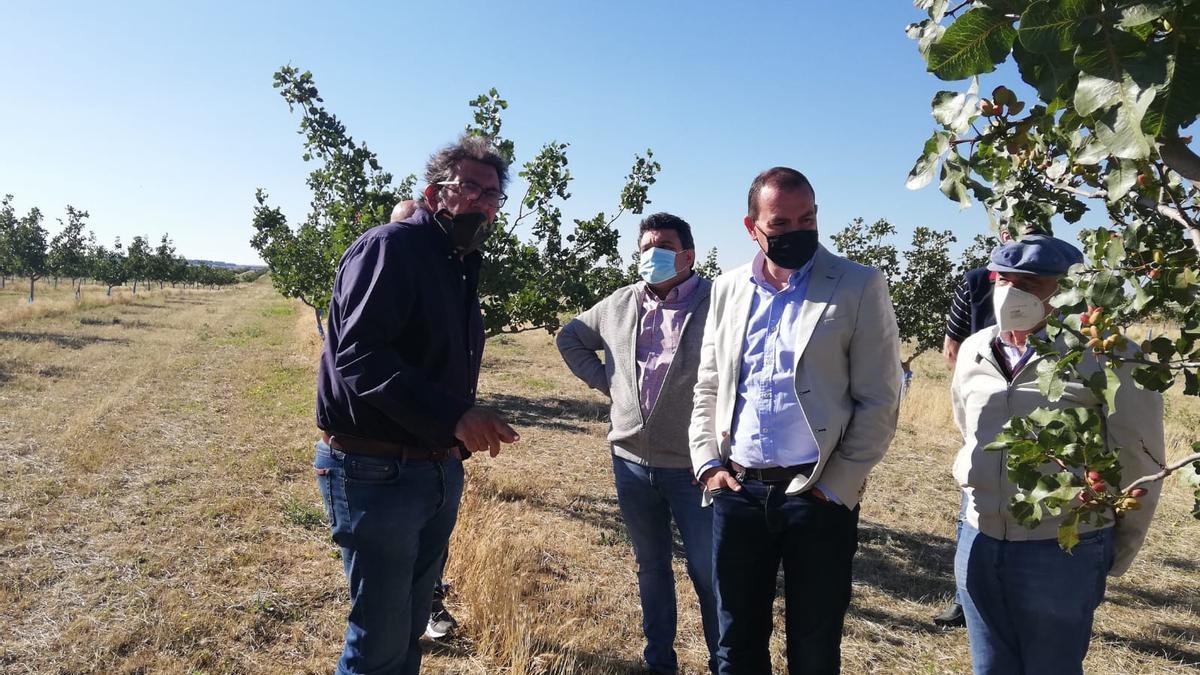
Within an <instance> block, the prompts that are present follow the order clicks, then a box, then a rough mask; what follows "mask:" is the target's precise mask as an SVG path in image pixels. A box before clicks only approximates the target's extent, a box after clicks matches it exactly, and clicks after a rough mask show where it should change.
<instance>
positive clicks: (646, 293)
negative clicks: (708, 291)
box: [638, 270, 700, 303]
mask: <svg viewBox="0 0 1200 675" xmlns="http://www.w3.org/2000/svg"><path fill="white" fill-rule="evenodd" d="M699 285H700V275H699V274H696V271H695V270H692V271H691V276H689V277H688V278H687V279H685V280H684V281H683V283H681V284H679V285H678V286H676V287H675V288H672V289H671V290H669V291H667V297H665V298H662V299H661V300H660V299H659V297H658V296H657V295H656V294H655V293H654V291H652V290H650V284H647V283H646V282H645V281H642V282H639V283H638V288H640V289H641V291H642V297H644V298H645V299H647V300H652V301H654V302H660V303H676V302H687V301H688V299H689V298H691V297H692V293H694V292H696V287H697V286H699Z"/></svg>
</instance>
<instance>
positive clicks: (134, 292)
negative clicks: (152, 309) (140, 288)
mask: <svg viewBox="0 0 1200 675" xmlns="http://www.w3.org/2000/svg"><path fill="white" fill-rule="evenodd" d="M137 282H138V280H137V279H134V280H133V294H134V295H137Z"/></svg>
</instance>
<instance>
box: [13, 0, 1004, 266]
mask: <svg viewBox="0 0 1200 675" xmlns="http://www.w3.org/2000/svg"><path fill="white" fill-rule="evenodd" d="M755 5H756V6H754V7H753V8H750V7H751V6H750V5H749V4H743V3H708V2H689V3H680V2H652V3H647V2H629V3H626V2H605V3H597V2H590V3H583V2H522V3H478V2H454V1H448V2H436V3H424V4H413V3H388V4H384V3H366V2H347V3H275V4H267V3H262V4H258V3H218V2H213V3H190V4H187V5H184V4H177V3H161V2H155V3H150V2H144V3H135V2H122V3H107V4H104V5H101V4H99V3H89V4H83V3H74V2H56V3H14V4H12V5H10V6H8V7H7V8H6V10H5V17H4V21H3V23H2V24H0V63H4V64H6V66H7V67H5V68H3V69H0V91H3V92H4V95H3V101H4V103H3V105H0V157H2V158H3V159H2V161H0V193H12V194H14V195H15V202H16V205H17V208H18V210H19V211H21V212H24V211H25V210H26V209H28V208H29V207H31V206H38V207H40V208H41V209H42V211H43V212H45V213H47V214H48V216H49V220H48V223H47V225H48V228H49V229H50V230H51V232H52V233H53V232H54V231H57V228H58V224H57V222H55V221H54V220H53V219H54V218H56V217H63V215H64V211H65V207H66V205H67V204H72V205H74V206H76V207H79V208H83V209H87V210H88V211H90V213H91V220H90V227H91V228H92V229H93V230H94V231H95V232H96V234H97V237H98V238H99V239H100V240H101V241H102V242H105V243H107V242H110V241H111V240H112V238H113V237H114V236H118V235H119V236H121V238H122V240H123V241H126V242H127V241H128V240H129V239H130V238H131V237H132V236H133V235H135V234H144V235H148V236H149V237H150V238H151V239H152V240H153V241H155V242H157V240H158V238H159V236H160V235H161V234H162V233H163V232H168V233H170V235H171V237H172V238H173V239H174V240H175V242H176V245H177V248H178V250H179V252H180V253H182V254H184V255H187V256H188V257H192V258H209V259H220V260H227V261H230V262H239V263H254V262H258V258H257V256H256V254H255V253H254V251H253V250H252V249H251V248H250V246H249V243H248V242H249V238H250V235H251V227H250V219H251V211H252V208H253V204H254V191H255V189H256V188H258V187H262V188H265V189H266V190H267V191H268V192H269V193H270V194H271V197H272V201H273V202H274V203H276V204H277V205H279V206H281V207H282V208H283V210H284V212H285V213H286V214H287V215H288V217H289V220H290V221H291V222H293V223H295V222H298V221H300V220H302V219H303V217H304V216H305V214H306V213H307V210H308V193H307V190H306V187H305V183H304V181H305V177H306V175H307V173H308V171H309V170H310V167H309V165H306V164H305V163H304V162H303V161H302V160H301V157H300V155H301V152H302V150H301V139H300V137H299V136H297V135H296V129H297V124H298V118H297V117H296V116H295V115H293V114H291V113H289V111H288V109H287V105H286V104H285V103H284V101H283V99H282V98H280V97H279V95H278V93H277V92H276V91H275V90H274V89H273V88H272V86H271V84H272V74H273V73H274V72H275V70H276V69H278V68H279V67H280V66H281V65H283V64H287V63H291V64H292V65H294V66H296V67H299V68H302V69H307V70H310V71H312V73H313V75H314V78H315V81H316V84H317V86H318V87H319V88H320V91H321V94H322V96H323V97H324V99H325V103H326V105H327V106H328V108H329V109H330V110H331V111H333V112H334V113H335V114H337V115H338V116H339V117H340V118H341V120H342V121H343V122H344V123H345V124H346V126H347V128H348V130H349V132H350V133H351V134H352V135H353V136H354V137H355V138H356V139H359V140H364V141H366V142H367V143H368V144H369V145H370V147H371V148H372V149H373V150H374V151H375V152H376V153H377V154H378V155H379V158H380V160H381V162H382V163H383V165H384V167H385V168H387V169H388V170H390V171H391V172H393V173H394V174H396V176H397V179H399V178H400V177H402V176H403V175H405V174H408V173H410V172H417V173H419V172H420V170H421V167H422V166H423V164H424V161H425V158H426V157H427V156H428V154H429V153H430V152H431V151H432V150H434V149H435V148H437V147H438V146H440V145H443V144H445V143H447V142H449V141H451V140H453V138H454V137H455V136H456V135H457V134H458V133H459V132H460V131H461V130H462V128H463V127H464V126H465V125H466V123H467V122H468V121H469V120H470V110H469V108H468V106H467V101H469V100H470V99H472V98H474V97H475V96H476V95H478V94H479V93H482V92H484V91H486V90H487V89H488V88H489V87H493V86H494V87H496V88H498V89H499V91H500V93H501V95H502V96H503V97H504V98H506V99H507V100H508V101H509V104H510V105H509V109H508V111H507V113H506V115H505V118H504V120H505V122H504V131H505V133H506V135H508V137H510V138H512V139H513V140H514V141H515V142H516V148H517V160H518V162H523V161H525V160H528V159H529V158H531V157H532V155H533V154H534V153H536V151H537V150H538V148H539V147H540V146H541V145H542V144H543V143H545V142H548V141H551V140H557V141H561V142H568V143H570V144H571V147H570V148H569V150H568V156H569V158H570V168H571V171H572V173H573V175H574V177H575V181H574V182H573V184H572V188H571V191H572V193H573V195H574V196H573V197H572V199H571V200H570V201H568V202H567V203H566V204H565V206H564V208H563V210H564V215H565V216H566V217H567V218H568V219H570V218H575V217H579V218H587V217H591V216H593V215H595V213H596V212H597V211H601V210H603V211H605V212H606V213H612V210H613V208H614V206H615V204H616V200H617V196H618V194H619V192H620V189H621V186H622V185H623V182H624V176H625V174H626V173H627V172H628V170H629V166H630V164H631V162H632V159H633V156H634V153H636V152H643V151H645V149H646V148H652V149H653V150H654V154H655V158H656V159H657V160H658V161H660V162H661V163H662V172H661V174H660V178H659V181H658V183H657V184H656V185H654V187H653V188H652V189H651V192H650V197H651V199H652V201H653V204H652V205H651V206H650V209H651V210H666V211H671V212H673V213H676V214H677V215H680V216H682V217H684V218H685V219H687V220H688V221H689V222H691V223H692V225H693V228H694V231H695V236H696V242H697V248H700V249H707V248H708V247H710V246H717V247H718V249H719V251H720V258H721V262H722V264H723V265H725V266H726V267H729V266H732V265H735V264H738V263H740V262H742V261H743V260H746V259H748V257H749V256H750V255H751V254H752V252H753V250H754V248H753V247H754V244H753V243H752V242H750V241H749V240H748V239H747V238H746V236H745V232H744V230H743V229H742V225H741V219H742V216H743V215H744V212H745V198H746V197H745V195H746V190H747V188H748V186H749V183H750V180H751V179H752V178H753V177H754V175H755V174H756V173H757V172H758V171H760V170H762V169H764V168H767V167H770V166H774V165H778V164H783V165H788V166H793V167H795V168H798V169H800V170H801V171H803V172H805V173H806V174H807V175H808V176H809V178H810V179H811V180H812V182H813V184H814V185H815V187H816V190H817V195H818V203H819V205H820V227H821V230H822V232H823V237H822V240H823V241H824V242H826V243H827V244H828V242H829V238H828V235H829V234H832V233H833V232H834V231H836V230H838V229H840V228H841V227H842V226H843V225H844V224H845V223H846V222H847V221H849V220H850V219H851V218H853V217H855V216H862V217H863V218H866V219H867V220H868V221H871V220H874V219H877V218H881V217H886V218H888V219H889V220H890V221H891V222H893V223H894V224H896V225H897V227H898V228H899V230H900V233H901V239H902V241H900V243H901V244H905V243H907V237H908V236H909V234H910V233H911V230H912V228H913V227H916V226H918V225H928V226H932V227H936V228H939V229H943V228H948V229H952V230H954V231H955V233H956V234H957V235H958V236H959V242H960V243H959V245H960V246H961V245H963V244H964V243H965V242H966V241H969V240H970V238H971V237H972V236H973V235H974V234H976V233H980V232H984V231H985V230H986V228H987V218H986V216H985V214H984V211H983V209H982V208H981V207H980V206H978V205H976V206H973V207H972V208H970V209H968V210H966V211H963V212H961V213H960V212H959V210H958V207H957V206H956V205H955V204H953V203H951V202H950V201H948V200H947V199H945V197H943V196H942V195H941V193H939V192H938V191H937V189H936V187H934V186H931V187H929V188H926V189H925V190H922V191H918V192H910V191H908V190H906V189H905V188H904V178H905V175H906V174H907V172H908V170H909V169H910V168H911V166H912V163H913V161H914V159H915V158H916V156H917V153H918V152H919V150H920V148H921V145H922V143H923V142H924V140H925V139H926V138H927V137H928V135H929V134H930V133H931V131H932V130H933V127H934V123H933V120H932V118H931V117H930V115H929V102H930V100H931V99H932V97H933V94H934V92H936V91H937V90H939V89H965V86H966V84H965V83H942V82H939V81H938V80H936V79H935V78H933V76H931V75H928V74H926V73H925V72H924V66H923V64H922V62H921V60H920V57H919V56H918V54H917V52H916V48H915V46H914V44H913V43H912V42H911V41H910V40H908V39H907V38H906V37H905V35H904V27H905V25H906V24H907V23H909V22H911V21H915V20H918V19H919V18H921V13H920V12H919V11H918V10H915V9H913V8H912V6H911V3H909V2H906V1H904V0H895V1H892V2H878V1H871V2H865V1H861V2H857V3H834V2H793V3H776V2H769V3H755ZM1001 81H1003V82H1005V83H1007V84H1009V85H1010V86H1012V85H1014V84H1016V82H1017V79H1016V77H1015V76H1014V75H1013V74H1012V73H1006V75H1005V76H1004V77H1001V78H990V79H986V80H985V81H984V87H983V88H984V90H985V91H987V90H990V89H991V87H992V86H994V85H995V84H997V83H999V82H1001ZM522 189H523V188H522V186H521V185H520V184H519V181H518V183H516V184H514V185H513V186H512V187H511V188H510V189H509V193H510V194H513V195H514V199H513V200H512V201H511V202H510V204H511V205H513V206H515V202H516V198H515V196H517V195H519V194H520V193H521V191H522ZM617 222H618V226H619V227H620V229H621V233H622V242H621V246H622V252H623V254H625V255H628V253H629V252H631V251H632V250H633V246H634V237H635V234H636V227H637V217H635V216H628V215H627V216H625V217H623V218H622V219H621V220H619V221H617ZM701 255H703V252H701Z"/></svg>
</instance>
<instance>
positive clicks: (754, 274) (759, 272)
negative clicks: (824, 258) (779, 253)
mask: <svg viewBox="0 0 1200 675" xmlns="http://www.w3.org/2000/svg"><path fill="white" fill-rule="evenodd" d="M816 259H817V256H816V254H815V253H814V254H813V257H811V258H809V259H808V262H806V263H804V267H801V268H800V269H798V270H796V271H795V272H792V273H791V275H789V276H788V282H787V286H784V287H783V288H781V289H779V292H783V291H789V290H792V289H794V288H796V286H797V285H799V283H800V282H801V281H802V280H803V279H804V278H805V277H807V276H808V273H809V272H811V271H812V266H813V261H814V260H816ZM766 263H767V256H766V254H765V253H763V252H762V250H761V249H760V250H759V252H758V253H757V254H755V256H754V262H752V263H750V281H752V282H753V283H754V284H755V285H757V286H759V287H761V288H763V289H766V290H769V291H771V292H772V293H775V292H776V291H775V287H774V286H772V285H771V282H769V281H767V277H766V276H765V275H764V274H763V268H764V267H765V266H766Z"/></svg>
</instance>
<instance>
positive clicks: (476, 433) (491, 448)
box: [454, 406, 521, 457]
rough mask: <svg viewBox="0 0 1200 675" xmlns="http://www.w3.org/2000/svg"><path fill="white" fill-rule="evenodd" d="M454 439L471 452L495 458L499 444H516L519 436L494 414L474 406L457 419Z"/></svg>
mask: <svg viewBox="0 0 1200 675" xmlns="http://www.w3.org/2000/svg"><path fill="white" fill-rule="evenodd" d="M454 437H455V438H457V439H458V440H460V441H462V442H463V445H465V446H467V450H470V451H471V452H483V451H484V450H486V451H487V452H488V454H489V455H491V456H492V457H495V456H496V455H498V454H500V444H501V443H516V442H517V441H519V440H521V436H520V434H518V433H517V432H516V431H514V430H513V428H512V427H510V426H508V424H507V423H505V421H504V420H502V419H500V416H499V415H497V414H496V413H494V412H492V411H491V410H488V409H487V408H480V407H479V406H475V407H473V408H471V409H469V410H467V412H465V413H463V416H462V417H460V418H458V423H457V424H455V425H454Z"/></svg>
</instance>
